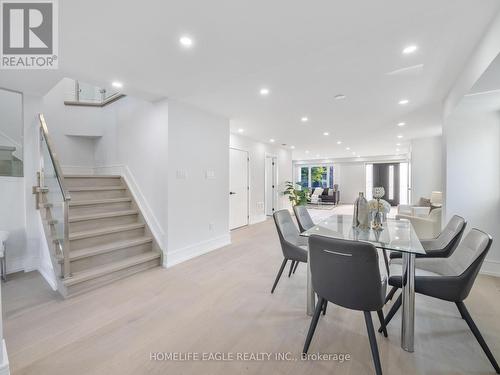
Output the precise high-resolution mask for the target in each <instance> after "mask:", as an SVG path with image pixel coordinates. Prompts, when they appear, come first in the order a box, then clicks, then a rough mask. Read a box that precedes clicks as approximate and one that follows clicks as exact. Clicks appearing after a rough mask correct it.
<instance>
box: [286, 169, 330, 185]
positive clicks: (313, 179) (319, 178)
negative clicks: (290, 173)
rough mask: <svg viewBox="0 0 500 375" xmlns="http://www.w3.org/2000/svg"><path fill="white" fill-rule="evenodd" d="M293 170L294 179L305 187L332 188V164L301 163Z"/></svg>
mask: <svg viewBox="0 0 500 375" xmlns="http://www.w3.org/2000/svg"><path fill="white" fill-rule="evenodd" d="M294 170H295V173H296V175H295V181H297V184H299V185H300V186H302V187H305V188H309V189H311V188H316V187H322V188H333V184H334V183H335V178H334V166H333V165H307V166H302V165H301V166H297V167H296V168H295V169H294Z"/></svg>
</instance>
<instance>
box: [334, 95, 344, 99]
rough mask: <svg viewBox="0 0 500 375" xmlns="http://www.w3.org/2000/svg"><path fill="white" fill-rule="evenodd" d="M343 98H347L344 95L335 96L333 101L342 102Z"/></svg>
mask: <svg viewBox="0 0 500 375" xmlns="http://www.w3.org/2000/svg"><path fill="white" fill-rule="evenodd" d="M345 98H347V96H345V95H344V94H337V95H335V96H334V99H335V100H343V99H345Z"/></svg>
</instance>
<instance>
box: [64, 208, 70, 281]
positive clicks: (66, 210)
mask: <svg viewBox="0 0 500 375" xmlns="http://www.w3.org/2000/svg"><path fill="white" fill-rule="evenodd" d="M69 201H70V199H65V200H64V201H63V212H64V243H63V257H64V267H63V277H64V278H65V279H66V278H68V277H71V269H70V262H69Z"/></svg>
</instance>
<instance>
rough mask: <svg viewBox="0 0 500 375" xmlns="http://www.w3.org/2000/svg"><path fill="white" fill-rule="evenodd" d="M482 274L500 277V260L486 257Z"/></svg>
mask: <svg viewBox="0 0 500 375" xmlns="http://www.w3.org/2000/svg"><path fill="white" fill-rule="evenodd" d="M480 274H482V275H488V276H496V277H500V261H498V260H488V259H485V261H484V263H483V267H481V271H480Z"/></svg>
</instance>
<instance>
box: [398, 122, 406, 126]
mask: <svg viewBox="0 0 500 375" xmlns="http://www.w3.org/2000/svg"><path fill="white" fill-rule="evenodd" d="M405 125H406V122H398V126H400V127H402V126H405Z"/></svg>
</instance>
